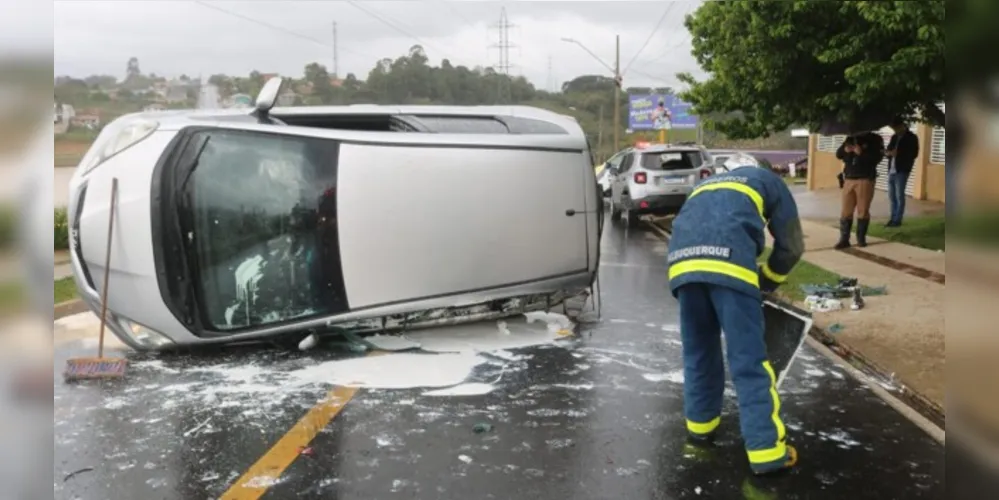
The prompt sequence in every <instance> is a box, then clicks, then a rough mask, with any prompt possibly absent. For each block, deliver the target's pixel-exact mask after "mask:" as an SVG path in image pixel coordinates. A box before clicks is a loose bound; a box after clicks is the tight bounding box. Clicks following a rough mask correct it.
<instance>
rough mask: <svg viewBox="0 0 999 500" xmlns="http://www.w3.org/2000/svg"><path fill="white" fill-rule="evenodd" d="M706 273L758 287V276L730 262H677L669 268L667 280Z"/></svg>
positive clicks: (695, 260) (711, 260)
mask: <svg viewBox="0 0 999 500" xmlns="http://www.w3.org/2000/svg"><path fill="white" fill-rule="evenodd" d="M699 271H703V272H707V273H715V274H721V275H724V276H728V277H730V278H735V279H737V280H740V281H745V282H746V283H749V284H750V285H753V286H755V287H756V288H759V287H760V275H759V274H758V273H756V272H754V271H750V270H749V269H746V268H745V267H742V266H737V265H735V264H732V263H731V262H724V261H720V260H713V259H691V260H685V261H682V262H677V263H676V264H673V265H671V266H669V279H671V280H672V279H673V278H676V277H677V276H679V275H681V274H684V273H693V272H699Z"/></svg>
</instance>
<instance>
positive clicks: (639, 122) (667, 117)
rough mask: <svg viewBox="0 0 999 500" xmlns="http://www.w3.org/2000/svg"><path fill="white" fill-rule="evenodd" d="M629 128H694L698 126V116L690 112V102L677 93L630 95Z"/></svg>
mask: <svg viewBox="0 0 999 500" xmlns="http://www.w3.org/2000/svg"><path fill="white" fill-rule="evenodd" d="M663 111H665V113H664V112H663ZM628 128H630V129H632V130H662V129H671V128H674V129H676V128H683V129H693V128H697V117H696V116H694V115H691V114H690V104H689V103H686V102H683V101H682V100H680V98H679V97H677V96H675V95H671V94H651V95H629V96H628Z"/></svg>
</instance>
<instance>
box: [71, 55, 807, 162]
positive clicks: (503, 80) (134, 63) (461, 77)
mask: <svg viewBox="0 0 999 500" xmlns="http://www.w3.org/2000/svg"><path fill="white" fill-rule="evenodd" d="M274 76H278V74H277V73H265V72H261V71H251V72H250V73H249V74H248V75H245V76H231V75H225V74H221V73H219V74H213V75H209V76H208V77H207V78H205V77H204V76H202V75H198V76H194V77H191V76H188V75H179V76H176V77H167V76H163V75H157V74H155V73H149V74H146V73H143V72H142V71H141V69H140V67H139V61H138V60H137V59H136V58H132V59H130V60H129V61H128V63H127V65H126V71H125V77H124V78H121V79H119V78H117V77H115V76H110V75H91V76H87V77H84V78H77V77H70V76H60V77H58V78H56V81H55V103H54V106H55V113H54V114H55V117H54V120H55V125H56V127H55V130H56V140H55V144H56V166H74V165H76V164H77V162H78V161H79V159H80V158H81V157H82V155H83V153H85V152H86V150H87V148H89V145H90V144H91V143H92V142H93V140H94V138H95V137H96V136H97V134H98V133H99V131H100V130H101V128H102V127H104V126H105V125H106V124H107V123H109V122H111V121H112V120H114V119H115V118H117V117H119V116H122V115H125V114H128V113H135V112H140V111H156V110H166V109H191V108H201V109H212V108H247V107H251V105H252V104H251V103H252V101H253V98H254V96H256V95H257V93H258V92H259V91H260V88H261V87H262V86H263V85H264V83H265V82H267V80H269V79H270V78H272V77H274ZM280 76H282V77H283V78H285V79H286V83H285V85H284V90H283V92H282V94H281V95H280V96H279V98H278V105H280V106H301V105H306V106H313V105H349V104H445V105H465V106H474V105H493V104H520V105H526V106H535V107H539V108H544V109H548V110H551V111H555V112H558V113H563V114H566V115H571V116H573V117H575V118H576V119H577V120H578V121H579V123H580V125H581V126H582V127H583V130H584V131H586V134H587V136H588V138H589V140H590V144H592V145H593V148H594V153H595V156H596V157H597V158H607V157H609V156H610V155H611V154H613V153H614V152H615V151H616V148H615V146H614V145H612V144H611V141H610V137H611V136H612V134H611V130H610V124H611V123H613V113H612V111H611V110H612V109H614V98H613V96H614V95H615V93H614V92H613V89H614V87H615V86H616V83H615V81H614V79H612V78H610V77H606V76H601V75H580V76H577V77H575V78H572V79H571V80H568V81H566V82H564V83H562V85H561V87H560V88H559V89H558V90H557V91H547V90H543V89H539V88H536V87H535V86H534V85H533V84H532V83H531V82H529V81H528V80H527V79H526V78H524V77H523V76H513V75H506V74H501V73H498V72H496V71H495V70H494V69H492V68H485V67H478V66H477V67H473V68H469V67H467V66H462V65H453V64H451V62H450V61H449V60H448V59H442V60H441V61H440V64H439V65H433V64H431V63H430V60H429V58H428V57H427V54H426V53H425V52H424V50H423V48H422V47H421V46H419V45H414V46H413V47H411V48H410V50H409V51H408V52H407V53H406V54H405V55H402V56H399V57H397V58H395V59H391V58H387V57H386V58H383V59H380V60H378V61H376V62H375V63H374V65H373V67H372V68H371V70H370V71H369V72H368V74H367V75H365V76H366V78H364V79H363V80H362V79H361V78H358V77H357V76H356V75H355V74H353V73H348V74H346V75H345V76H343V77H342V78H341V77H340V76H339V75H336V74H330V73H329V71H328V70H327V69H326V67H325V66H324V65H322V64H319V63H315V62H314V63H310V64H307V65H306V66H305V67H304V70H303V72H302V74H301V75H283V74H282V75H280ZM672 92H673V90H672V89H670V88H641V87H628V88H626V89H624V92H621V93H619V94H618V96H619V99H620V100H621V102H620V113H621V122H622V123H627V119H628V115H627V113H628V101H627V95H628V94H650V93H656V94H668V93H672ZM671 133H672V134H673V135H672V136H671V139H672V140H674V141H689V140H695V138H696V131H694V130H680V129H677V130H674V131H672V132H671ZM655 136H656V134H655V133H654V132H649V133H645V132H642V131H635V132H634V133H632V132H630V131H629V132H628V133H627V134H626V136H625V137H623V140H624V141H627V142H628V143H632V142H635V141H643V140H655ZM703 140H704V143H705V144H706V145H708V146H716V147H725V148H736V147H742V148H747V149H801V148H802V147H803V140H801V139H798V138H793V137H791V136H790V134H784V133H782V134H780V135H779V136H778V135H776V134H775V135H773V136H771V137H769V138H759V139H755V140H750V141H730V140H727V139H726V138H725V137H724V136H723V135H722V134H720V133H718V132H716V131H713V130H705V131H704V135H703Z"/></svg>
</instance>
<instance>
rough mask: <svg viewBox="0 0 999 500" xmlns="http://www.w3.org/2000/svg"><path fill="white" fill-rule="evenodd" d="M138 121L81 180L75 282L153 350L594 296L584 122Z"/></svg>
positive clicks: (338, 114)
mask: <svg viewBox="0 0 999 500" xmlns="http://www.w3.org/2000/svg"><path fill="white" fill-rule="evenodd" d="M279 88H280V80H277V83H276V84H275V83H274V80H272V81H271V82H268V84H267V85H265V87H264V90H262V91H261V96H260V97H259V98H258V103H257V109H256V110H254V111H253V112H252V113H247V112H246V111H245V110H206V111H204V112H195V111H168V112H159V113H149V114H135V115H128V116H125V117H122V118H119V119H118V120H115V121H114V122H113V123H111V124H109V125H108V126H107V127H106V128H105V130H103V131H102V133H101V134H100V136H99V137H98V139H97V141H96V142H95V143H94V145H93V146H92V148H91V149H90V151H89V152H88V153H87V154H86V156H85V157H84V159H83V162H82V164H81V165H80V166H79V167H78V168H77V171H76V173H75V174H74V176H73V179H72V181H71V185H70V200H69V201H70V202H69V220H70V226H71V229H70V233H71V254H72V267H73V271H74V277H75V281H76V284H77V287H78V288H79V291H80V295H81V297H83V299H84V300H85V301H86V302H87V304H88V305H89V306H90V307H91V308H92V309H93V310H95V311H99V310H100V309H99V306H100V298H99V297H100V287H101V283H102V279H101V278H102V276H103V274H104V271H105V269H104V259H105V255H106V252H107V249H106V246H105V245H106V239H107V231H108V215H109V201H110V198H111V192H110V190H111V185H112V178H117V179H118V186H119V189H118V203H117V207H116V209H115V224H116V225H115V229H114V233H113V240H112V242H111V252H112V257H111V264H110V283H109V286H108V317H109V327H110V329H111V330H112V331H113V332H114V333H115V334H116V335H117V336H118V337H119V338H120V339H121V340H122V341H123V342H125V343H126V344H128V345H129V346H131V347H133V348H135V349H140V350H160V349H168V348H171V347H174V346H183V345H196V344H206V343H225V342H232V341H242V340H250V339H259V338H263V337H278V338H283V339H285V340H294V341H295V342H297V341H298V340H300V339H301V338H302V337H304V336H305V335H307V334H308V333H310V332H311V331H323V330H324V329H327V328H334V327H336V328H343V329H351V330H354V331H359V332H363V331H391V330H394V329H395V330H397V329H404V328H416V327H420V326H430V325H436V324H444V323H454V322H460V321H474V320H480V319H487V318H495V317H501V316H505V315H507V316H508V315H511V314H518V313H520V312H524V311H527V310H538V309H546V308H549V307H552V306H553V305H556V304H559V303H561V302H563V301H564V300H566V298H567V297H574V296H579V295H580V294H582V293H584V292H585V291H586V290H587V289H588V288H589V287H590V286H591V285H592V284H593V281H594V279H595V276H596V273H597V266H598V262H599V246H598V245H599V238H600V232H601V230H602V215H603V203H602V201H601V199H600V194H599V192H598V188H597V187H596V186H597V183H596V178H595V175H594V171H593V163H592V157H591V155H590V151H589V147H588V145H587V142H586V137H585V136H584V134H583V131H582V129H581V128H580V126H579V124H578V123H577V122H576V121H575V120H574V119H573V118H571V117H567V116H564V115H560V114H557V113H552V112H549V111H545V110H541V109H536V108H530V107H520V106H495V107H489V106H487V107H452V106H374V105H359V106H358V105H355V106H338V107H295V108H274V109H271V108H272V107H273V104H274V100H275V99H276V96H277V90H278V89H279Z"/></svg>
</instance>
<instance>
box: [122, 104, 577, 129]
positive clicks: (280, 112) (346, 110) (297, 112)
mask: <svg viewBox="0 0 999 500" xmlns="http://www.w3.org/2000/svg"><path fill="white" fill-rule="evenodd" d="M252 111H253V108H238V109H232V108H228V109H227V108H222V109H178V110H164V111H144V112H140V113H132V114H129V115H124V116H122V117H120V118H118V120H133V119H145V120H155V121H156V122H157V123H158V124H159V128H160V129H162V130H176V129H179V128H182V127H185V126H189V125H193V124H198V123H202V122H204V121H247V122H255V121H256V118H254V117H253V116H252V115H250V113H251V112H252ZM270 114H271V116H274V117H275V118H278V119H280V118H282V117H291V116H317V115H319V116H321V115H382V114H390V115H407V114H415V115H423V116H511V117H520V118H532V119H536V120H542V121H546V122H550V123H555V124H562V125H569V124H572V125H575V126H578V122H577V121H576V119H575V118H574V117H572V116H569V115H563V114H560V113H556V112H554V111H548V110H546V109H541V108H535V107H531V106H440V105H399V106H393V105H379V104H351V105H348V106H287V107H274V108H273V109H271V111H270ZM116 121H117V120H116Z"/></svg>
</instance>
